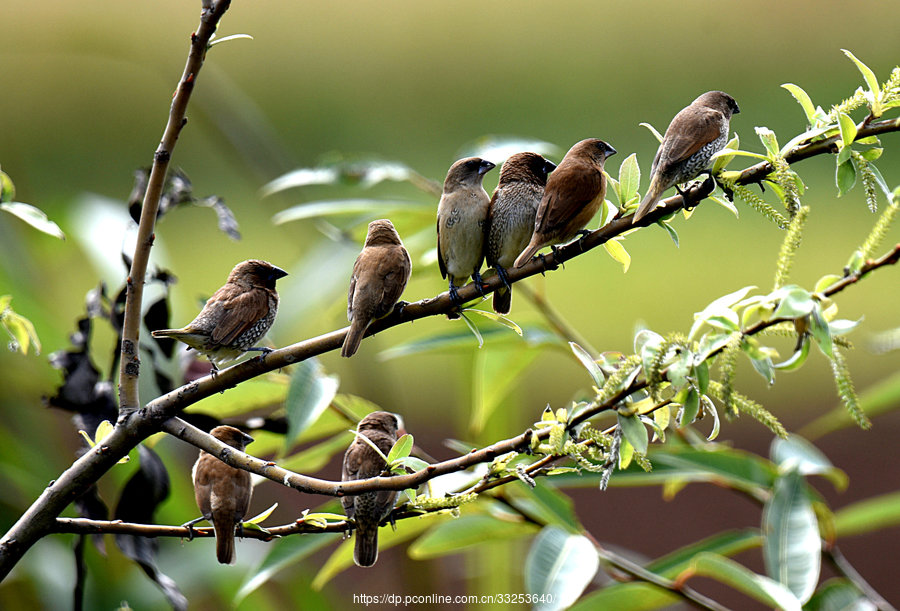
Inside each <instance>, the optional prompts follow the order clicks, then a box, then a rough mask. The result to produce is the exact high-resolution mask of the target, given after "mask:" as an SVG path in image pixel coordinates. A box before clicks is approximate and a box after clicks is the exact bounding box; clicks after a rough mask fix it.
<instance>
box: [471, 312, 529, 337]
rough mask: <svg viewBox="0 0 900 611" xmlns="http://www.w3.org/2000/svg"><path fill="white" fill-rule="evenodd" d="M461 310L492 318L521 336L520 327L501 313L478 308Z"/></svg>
mask: <svg viewBox="0 0 900 611" xmlns="http://www.w3.org/2000/svg"><path fill="white" fill-rule="evenodd" d="M463 312H472V313H474V314H480V315H481V316H484V317H485V318H487V319H489V320H493V321H494V322H498V323H500V324H501V325H503V326H504V327H506V328H507V329H512V330H513V331H515V332H516V333H517V334H518V335H519V337H522V335H523V334H522V327H520V326H519V325H517V324H516V323H515V322H513V321H512V320H511V319H510V318H507V317H506V316H504V315H503V314H497V313H496V312H491V311H488V310H479V309H477V308H465V309H464V310H463Z"/></svg>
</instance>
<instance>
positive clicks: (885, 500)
mask: <svg viewBox="0 0 900 611" xmlns="http://www.w3.org/2000/svg"><path fill="white" fill-rule="evenodd" d="M898 525H900V492H889V493H887V494H882V495H879V496H874V497H869V498H867V499H863V500H861V501H857V502H855V503H851V504H849V505H847V506H846V507H842V508H841V509H838V510H837V511H835V512H834V528H835V532H836V534H837V536H838V537H851V536H854V535H862V534H865V533H870V532H876V531H881V530H885V529H888V528H895V527H897V526H898Z"/></svg>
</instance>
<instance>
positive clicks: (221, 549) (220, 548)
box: [213, 517, 235, 564]
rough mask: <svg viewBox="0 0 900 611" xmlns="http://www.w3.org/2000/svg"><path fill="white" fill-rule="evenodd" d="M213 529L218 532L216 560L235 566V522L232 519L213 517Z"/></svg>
mask: <svg viewBox="0 0 900 611" xmlns="http://www.w3.org/2000/svg"><path fill="white" fill-rule="evenodd" d="M213 529H214V530H215V531H216V559H217V560H218V561H219V562H220V563H222V564H234V560H235V554H234V522H232V521H231V519H230V518H228V517H226V519H224V520H221V519H218V520H217V519H216V518H215V517H213Z"/></svg>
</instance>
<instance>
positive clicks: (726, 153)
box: [712, 134, 741, 174]
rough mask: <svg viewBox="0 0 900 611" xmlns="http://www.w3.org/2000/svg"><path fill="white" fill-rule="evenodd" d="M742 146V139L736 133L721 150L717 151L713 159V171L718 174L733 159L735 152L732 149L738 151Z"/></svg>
mask: <svg viewBox="0 0 900 611" xmlns="http://www.w3.org/2000/svg"><path fill="white" fill-rule="evenodd" d="M740 147H741V139H740V138H739V137H738V135H737V134H735V135H734V138H732V139H731V140H729V141H728V142H727V143H726V144H725V146H724V147H723V148H722V150H721V151H717V152H716V154H715V157H714V160H713V165H712V173H713V174H718V173H719V172H721V171H722V170H724V169H725V166H727V165H728V164H729V163H731V160H732V159H734V154H733V153H732V152H731V151H736V150H738V149H740Z"/></svg>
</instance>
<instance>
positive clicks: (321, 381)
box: [284, 358, 338, 448]
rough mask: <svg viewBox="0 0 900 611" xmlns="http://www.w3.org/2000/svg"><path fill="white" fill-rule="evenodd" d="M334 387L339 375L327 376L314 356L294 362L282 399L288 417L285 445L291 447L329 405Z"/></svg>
mask: <svg viewBox="0 0 900 611" xmlns="http://www.w3.org/2000/svg"><path fill="white" fill-rule="evenodd" d="M337 389H338V377H337V376H336V375H326V374H325V370H324V369H323V367H322V365H321V364H320V363H319V361H318V360H317V359H315V358H311V359H307V360H305V361H302V362H300V363H298V364H297V366H296V368H295V369H294V373H293V375H292V376H291V385H290V387H289V388H288V393H287V397H286V398H285V401H284V408H285V411H286V412H287V420H288V431H287V435H286V436H285V439H284V446H285V448H290V447H291V445H292V444H293V443H294V441H295V440H296V439H297V437H299V436H300V434H301V433H302V432H303V431H305V430H306V429H307V428H308V427H309V426H310V425H311V424H313V423H314V422H315V421H316V420H318V419H319V416H321V415H322V412H324V411H325V409H326V408H328V406H329V405H331V400H332V399H334V396H335V395H336V394H337Z"/></svg>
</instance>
